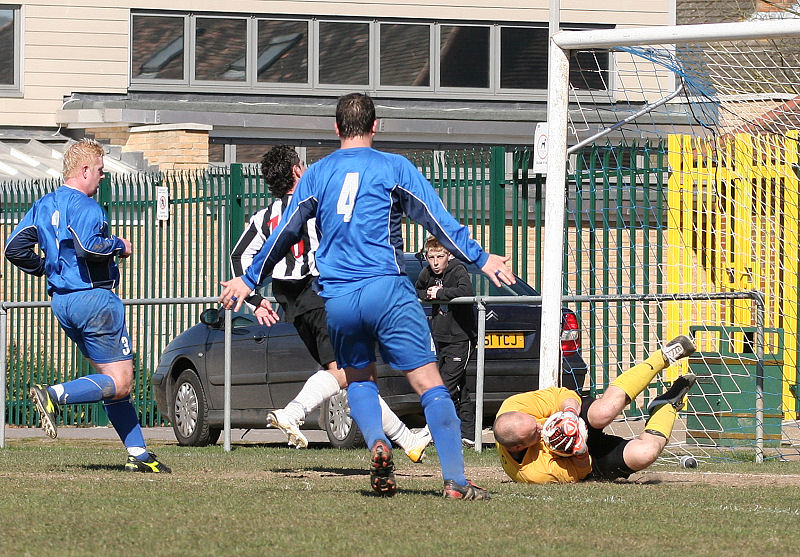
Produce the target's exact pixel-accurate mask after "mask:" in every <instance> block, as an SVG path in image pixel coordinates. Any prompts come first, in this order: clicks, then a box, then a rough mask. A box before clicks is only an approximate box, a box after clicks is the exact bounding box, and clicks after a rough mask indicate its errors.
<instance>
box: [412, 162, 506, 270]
mask: <svg viewBox="0 0 800 557" xmlns="http://www.w3.org/2000/svg"><path fill="white" fill-rule="evenodd" d="M398 161H400V162H398V164H399V168H398V172H399V176H400V184H398V191H399V193H400V197H401V200H402V203H403V209H404V211H405V213H406V214H407V215H408V216H409V217H410V218H412V219H414V220H415V221H416V222H418V223H419V224H421V225H422V226H423V227H424V228H425V229H426V230H427V231H428V232H430V233H431V234H433V235H434V236H436V238H437V239H438V240H439V242H440V243H441V244H442V245H443V246H444V247H445V248H447V250H448V251H449V252H450V253H452V254H453V255H454V256H455V257H457V258H458V259H461V260H462V261H465V262H467V263H475V264H476V265H478V267H480V268H481V271H483V273H484V274H485V275H486V276H488V277H489V279H490V280H491V281H492V283H494V285H495V286H500V285H501V282H502V283H505V284H514V282H516V279H515V278H514V274H513V273H512V272H511V270H510V269H509V268H508V267H507V266H506V263H507V262H508V261H510V260H511V258H510V257H501V256H499V255H495V254H490V253H487V252H485V251H484V250H483V248H481V246H480V244H478V242H476V241H475V240H473V239H472V238H470V235H469V229H468V228H467V227H466V226H462V225H461V224H460V223H459V222H458V221H457V220H456V219H455V217H453V215H451V214H450V213H449V212H448V211H447V209H445V207H444V205H443V204H442V200H441V199H440V198H439V196H438V195H436V191H435V190H434V189H433V187H432V186H431V185H430V183H429V182H428V181H427V180H426V179H425V177H424V176H423V175H422V174H421V173H420V172H419V170H417V168H416V167H415V166H414V165H413V164H411V162H409V161H408V160H407V159H403V158H402V157H398Z"/></svg>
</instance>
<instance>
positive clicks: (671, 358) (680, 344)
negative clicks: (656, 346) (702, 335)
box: [661, 335, 697, 366]
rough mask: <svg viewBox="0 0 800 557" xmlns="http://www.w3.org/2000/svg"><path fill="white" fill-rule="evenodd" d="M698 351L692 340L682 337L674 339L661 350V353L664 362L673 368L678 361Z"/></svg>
mask: <svg viewBox="0 0 800 557" xmlns="http://www.w3.org/2000/svg"><path fill="white" fill-rule="evenodd" d="M695 350H697V348H696V347H695V345H694V343H693V342H692V339H690V338H689V337H687V336H684V335H681V336H679V337H675V338H673V339H672V340H671V341H669V342H668V343H666V344H665V345H664V346H663V347H662V348H661V353H662V354H663V355H664V360H665V361H666V363H667V365H668V366H671V365H672V364H674V363H675V362H677V361H678V360H681V359H683V358H686V357H688V356H691V355H692V354H694V351H695Z"/></svg>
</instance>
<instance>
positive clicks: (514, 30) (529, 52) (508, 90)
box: [0, 6, 612, 100]
mask: <svg viewBox="0 0 800 557" xmlns="http://www.w3.org/2000/svg"><path fill="white" fill-rule="evenodd" d="M8 14H12V15H11V16H9V15H8ZM3 15H4V16H5V18H4V19H3ZM10 18H13V10H9V9H5V10H4V9H3V8H2V7H1V6H0V22H3V21H6V22H8V21H10V20H11V19H10ZM594 27H598V28H607V27H609V26H608V25H599V26H594ZM2 28H3V27H2V26H0V29H2ZM565 28H586V26H583V25H577V24H571V25H568V26H565ZM3 37H4V35H2V34H0V40H3ZM6 41H7V39H6ZM0 44H2V43H0ZM15 44H17V43H11V45H12V48H10V49H8V51H13V46H14V45H15ZM3 52H6V51H5V50H4V51H3ZM547 55H548V30H547V24H546V23H544V22H541V23H534V24H523V23H513V24H512V23H506V24H501V23H489V22H478V23H469V24H467V23H461V22H438V21H428V22H424V21H417V20H415V21H411V20H408V21H403V20H383V21H380V20H378V21H376V20H372V19H369V20H367V19H366V18H362V19H360V20H358V19H353V18H350V19H347V20H346V19H335V18H333V17H329V18H327V19H317V18H314V17H310V16H308V17H303V16H299V15H297V16H287V17H281V16H276V15H273V16H265V15H254V16H247V15H215V14H189V13H184V14H180V13H175V12H154V11H148V12H144V11H141V12H134V13H133V14H132V16H131V88H132V89H134V90H135V89H139V90H162V91H175V90H176V89H175V86H176V85H179V86H182V87H179V90H181V89H188V90H190V91H200V92H214V93H224V92H226V91H231V90H236V91H237V92H240V91H244V92H247V93H261V94H263V93H265V92H268V93H276V92H280V93H285V94H290V95H331V94H340V93H347V92H351V91H353V90H360V91H365V92H368V93H372V94H381V93H389V94H391V95H392V96H397V97H408V98H431V97H437V98H453V99H458V98H461V99H475V100H495V99H508V100H544V99H545V98H546V90H547V72H548V68H547V65H548V64H547ZM571 56H572V61H571V62H572V64H571V66H570V83H571V85H572V87H573V88H574V90H576V91H580V90H607V89H610V84H609V76H610V73H609V68H610V66H611V63H612V59H611V55H610V53H609V52H608V51H600V50H596V51H574V52H572V53H571ZM0 62H2V60H0ZM7 65H8V64H6V66H7ZM6 66H3V65H0V78H3V77H5V79H6V81H8V74H9V70H8V69H7V67H6ZM0 87H2V85H0Z"/></svg>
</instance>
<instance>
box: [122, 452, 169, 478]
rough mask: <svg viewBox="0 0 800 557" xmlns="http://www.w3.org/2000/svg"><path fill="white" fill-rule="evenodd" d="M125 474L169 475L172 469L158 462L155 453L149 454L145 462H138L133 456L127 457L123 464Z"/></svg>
mask: <svg viewBox="0 0 800 557" xmlns="http://www.w3.org/2000/svg"><path fill="white" fill-rule="evenodd" d="M125 471H126V472H143V473H145V474H171V473H172V468H170V467H169V466H167V465H166V464H164V463H163V462H159V461H158V459H157V458H156V455H155V453H150V456H148V457H147V460H139V459H138V458H136V457H135V456H133V455H128V461H127V462H126V463H125Z"/></svg>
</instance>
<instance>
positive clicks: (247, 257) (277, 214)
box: [231, 195, 319, 305]
mask: <svg viewBox="0 0 800 557" xmlns="http://www.w3.org/2000/svg"><path fill="white" fill-rule="evenodd" d="M291 199H292V196H291V195H285V196H284V197H282V198H280V199H276V200H274V201H273V202H272V203H270V204H269V205H268V206H267V207H266V208H265V209H261V210H260V211H258V212H257V213H256V214H254V215H253V216H252V217H251V218H250V222H249V223H248V225H247V228H246V229H245V231H244V232H243V233H242V235H241V236H240V237H239V241H238V242H236V246H235V247H234V248H233V252H232V253H231V270H232V271H233V276H236V277H238V276H242V275H243V274H244V272H245V270H247V268H248V267H249V266H250V264H251V263H252V262H253V257H255V255H256V254H257V253H258V251H259V250H260V249H261V246H263V245H264V242H266V241H267V238H269V235H270V234H271V233H272V231H273V230H275V228H276V227H277V226H278V222H280V219H281V215H283V212H284V211H285V210H286V206H287V205H289V201H290V200H291ZM318 247H319V238H318V237H317V227H316V221H315V219H310V220H309V221H308V222H306V223H305V226H304V227H303V232H302V237H301V238H300V241H299V242H297V243H296V244H295V245H293V246H292V249H291V250H290V252H289V253H288V254H287V255H286V257H284V258H283V259H282V260H281V261H280V262H279V263H278V264H277V265H275V268H274V269H273V271H272V279H273V280H300V279H303V278H305V277H308V276H312V275H313V276H318V275H319V272H318V271H317V264H316V261H315V259H314V253H315V252H316V250H317V248H318ZM248 302H250V303H253V302H255V303H254V305H258V302H260V297H259V299H257V300H254V301H251V300H250V299H249V298H248Z"/></svg>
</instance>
